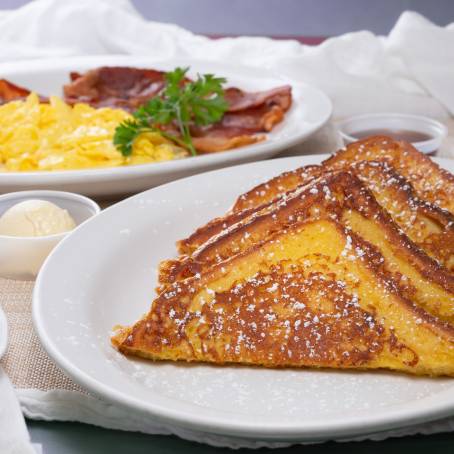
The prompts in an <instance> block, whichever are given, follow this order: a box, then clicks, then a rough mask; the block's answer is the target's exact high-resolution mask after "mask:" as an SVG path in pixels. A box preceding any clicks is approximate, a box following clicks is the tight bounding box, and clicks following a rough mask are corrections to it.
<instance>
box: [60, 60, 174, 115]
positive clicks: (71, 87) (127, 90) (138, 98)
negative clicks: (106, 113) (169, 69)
mask: <svg viewBox="0 0 454 454" xmlns="http://www.w3.org/2000/svg"><path fill="white" fill-rule="evenodd" d="M70 76H71V82H70V83H69V84H67V85H65V86H64V87H63V92H64V95H65V100H66V102H68V103H69V104H75V103H77V102H83V103H87V104H90V105H91V106H93V107H120V108H122V109H125V110H128V111H133V110H135V109H136V108H137V107H139V106H140V105H142V104H144V103H145V102H146V101H148V100H149V99H150V98H152V97H154V96H156V95H157V94H158V93H159V92H160V91H161V90H162V89H163V87H164V85H165V79H164V76H165V73H164V72H162V71H155V70H154V69H139V68H127V67H120V66H117V67H108V66H103V67H101V68H96V69H92V70H91V71H88V72H86V73H85V74H79V73H76V72H73V73H71V75H70Z"/></svg>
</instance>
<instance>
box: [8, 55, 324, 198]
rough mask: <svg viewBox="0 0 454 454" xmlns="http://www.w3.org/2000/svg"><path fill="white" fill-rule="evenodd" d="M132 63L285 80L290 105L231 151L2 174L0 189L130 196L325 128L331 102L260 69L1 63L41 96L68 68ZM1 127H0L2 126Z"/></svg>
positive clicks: (107, 59)
mask: <svg viewBox="0 0 454 454" xmlns="http://www.w3.org/2000/svg"><path fill="white" fill-rule="evenodd" d="M114 65H117V66H133V67H149V68H156V69H163V70H171V69H173V68H175V67H176V66H183V67H184V66H190V67H191V70H190V75H191V74H192V75H195V74H196V73H197V72H199V73H207V72H209V73H214V74H217V75H220V76H221V75H222V76H225V77H227V80H228V83H227V85H234V86H237V87H239V88H243V89H245V90H249V91H258V90H265V89H268V88H272V87H277V86H280V85H284V84H290V85H291V86H292V94H293V105H292V107H291V109H290V110H289V112H287V114H286V116H285V120H284V121H283V122H282V123H281V124H279V125H277V126H276V127H275V128H274V129H273V131H272V132H271V133H269V134H268V135H267V136H268V137H267V140H265V141H263V142H260V143H257V144H254V145H249V146H245V147H241V148H237V149H234V150H228V151H223V152H218V153H211V154H208V155H203V156H196V157H194V158H186V159H181V160H176V161H167V162H161V163H155V164H142V165H136V166H129V167H117V168H104V169H84V170H66V171H52V172H48V171H46V172H14V173H6V172H3V173H1V172H0V193H4V192H11V191H19V190H25V189H58V190H63V191H69V192H79V193H81V194H85V195H88V196H97V197H106V196H112V195H118V194H130V193H134V192H138V191H143V190H145V189H148V188H150V187H153V186H157V185H159V184H163V183H166V182H168V181H172V180H176V179H178V178H181V177H185V176H188V175H193V174H195V173H199V172H202V171H206V170H212V169H215V168H220V167H226V166H229V165H233V164H240V163H243V162H251V161H257V160H259V159H265V158H268V157H271V156H273V155H276V154H277V153H279V152H280V151H282V150H284V149H286V148H288V147H291V146H293V145H296V144H298V143H300V142H302V141H304V140H305V139H306V138H308V137H309V136H310V135H311V134H313V133H314V132H315V131H317V130H318V129H319V128H320V127H321V126H323V125H324V124H325V123H326V122H327V121H328V119H329V117H330V115H331V111H332V106H331V101H330V100H329V98H328V97H327V96H326V95H325V94H324V93H322V92H321V91H320V90H318V89H316V88H313V87H310V86H307V85H302V84H300V83H298V82H295V81H291V80H289V79H286V78H283V77H281V76H279V75H277V74H274V73H271V72H267V71H265V70H262V69H257V68H249V67H247V66H232V65H228V64H223V63H214V62H204V61H197V60H182V59H178V60H176V59H173V60H166V61H156V60H153V59H152V58H144V57H140V58H139V57H131V56H96V57H93V56H91V57H73V58H66V59H58V60H38V61H37V60H34V61H26V62H14V63H3V64H0V74H1V77H3V78H6V79H9V80H10V81H12V82H13V83H17V84H18V85H22V86H24V87H27V88H29V89H32V90H35V91H37V92H38V93H41V94H44V95H50V94H56V95H61V91H62V86H63V85H64V84H65V83H68V80H69V72H70V71H86V70H88V69H91V68H95V67H99V66H114ZM0 126H1V125H0Z"/></svg>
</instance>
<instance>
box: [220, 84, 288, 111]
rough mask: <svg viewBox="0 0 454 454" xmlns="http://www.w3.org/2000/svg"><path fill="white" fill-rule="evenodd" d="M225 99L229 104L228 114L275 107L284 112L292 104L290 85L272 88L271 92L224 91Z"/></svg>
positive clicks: (234, 88) (230, 89) (228, 89)
mask: <svg viewBox="0 0 454 454" xmlns="http://www.w3.org/2000/svg"><path fill="white" fill-rule="evenodd" d="M225 99H226V101H227V103H228V104H229V109H228V111H229V112H238V111H240V110H245V109H251V108H255V107H261V106H263V105H266V106H272V105H277V106H279V107H281V108H282V110H283V111H284V112H286V111H287V110H288V109H289V108H290V106H291V104H292V88H291V87H290V85H283V86H282V87H277V88H272V89H271V90H266V91H258V92H254V93H248V92H245V91H243V90H240V89H239V88H236V87H230V88H227V89H226V90H225Z"/></svg>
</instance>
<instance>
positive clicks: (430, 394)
mask: <svg viewBox="0 0 454 454" xmlns="http://www.w3.org/2000/svg"><path fill="white" fill-rule="evenodd" d="M326 157H327V156H324V155H321V156H307V157H298V158H285V159H279V160H273V161H263V162H258V163H253V164H246V165H242V166H237V167H233V168H229V169H223V170H218V171H215V172H214V173H205V174H202V175H197V176H193V177H189V178H186V179H183V180H179V181H177V182H174V183H169V184H167V185H164V186H161V187H158V188H155V189H151V190H149V191H146V192H144V193H141V194H139V195H137V196H134V197H131V198H129V199H127V200H125V201H123V202H121V203H119V204H117V205H115V206H113V207H111V208H109V209H107V210H105V211H103V212H102V213H101V214H100V215H98V216H97V217H96V218H94V219H93V220H92V221H90V222H88V223H86V224H85V225H83V226H81V227H80V228H79V229H77V230H76V231H75V232H74V233H73V234H72V235H71V236H70V237H68V238H66V239H65V240H63V241H62V243H60V245H59V246H58V247H57V248H56V249H55V250H54V252H53V253H52V254H51V256H50V258H49V259H48V260H47V261H46V263H45V264H44V266H43V268H42V271H41V273H40V275H39V277H38V280H37V284H36V287H35V292H34V323H35V327H36V329H37V332H38V335H39V336H40V339H41V341H42V343H43V346H44V348H45V349H46V350H47V352H48V353H49V355H50V356H51V358H52V359H53V360H54V361H55V362H56V363H57V364H58V365H59V366H60V367H61V368H62V369H63V370H64V371H65V372H66V373H67V374H68V375H69V376H70V377H71V378H72V379H74V380H75V381H76V382H77V383H78V384H80V385H81V386H83V387H84V388H85V389H88V390H89V391H90V392H91V393H93V394H94V395H96V396H99V397H101V398H102V399H104V400H106V401H108V402H115V403H117V404H119V405H121V406H125V407H127V408H128V409H129V410H130V411H133V412H138V413H139V414H143V415H146V416H147V417H150V418H152V419H153V420H157V421H159V422H161V423H164V424H174V425H177V426H181V427H183V428H185V429H190V430H193V431H196V432H204V433H212V434H213V433H214V434H218V435H223V436H234V437H240V438H251V439H256V440H272V441H292V440H293V441H314V440H324V439H330V438H345V437H352V436H357V435H360V434H363V433H371V432H379V431H383V430H386V429H389V428H392V427H399V426H400V427H401V426H406V425H410V424H411V425H413V424H416V423H421V422H424V421H428V420H433V419H436V418H442V417H445V416H448V415H449V414H451V413H452V411H453V408H454V401H453V400H452V398H451V396H452V386H453V385H452V380H450V379H449V378H429V377H423V376H421V377H411V376H405V375H402V374H396V373H386V372H367V371H360V372H358V371H341V370H337V371H328V370H307V369H295V368H290V369H285V368H284V369H282V368H280V369H274V370H273V369H269V368H266V369H263V368H260V367H252V368H251V367H246V366H240V367H238V366H235V365H231V366H227V365H224V366H223V365H218V366H215V367H214V366H210V365H206V364H205V365H204V364H200V363H199V364H197V363H195V364H184V363H174V364H172V363H171V362H170V363H169V362H164V363H160V362H150V361H146V360H143V359H135V358H133V357H125V356H123V355H121V354H120V353H118V352H117V351H116V350H115V349H114V348H113V347H112V344H111V339H110V338H111V336H112V333H113V328H114V326H116V325H118V324H119V323H122V324H131V323H134V322H135V320H136V319H137V318H138V317H140V316H141V315H142V314H144V313H146V312H147V311H148V310H149V307H150V302H151V300H152V299H153V298H154V296H153V295H155V287H156V286H157V285H158V282H157V280H156V274H157V270H158V268H159V263H160V262H161V261H162V260H164V259H166V258H169V257H175V242H176V241H177V240H179V239H182V238H185V237H187V236H188V235H189V234H190V233H191V232H193V231H194V230H195V229H196V228H197V227H199V226H200V225H203V224H204V223H205V222H208V221H209V220H210V219H212V218H215V217H217V216H221V215H222V214H223V213H225V212H226V211H227V210H228V209H229V208H230V207H231V206H232V204H233V202H234V201H235V199H236V198H237V197H238V195H239V194H241V193H244V192H246V191H247V190H248V189H250V188H251V186H254V185H255V184H258V183H261V182H263V181H266V180H268V179H270V178H272V177H273V176H275V175H277V174H279V173H281V172H284V171H287V170H292V169H295V168H297V167H301V166H306V165H312V164H319V163H320V162H321V161H322V160H324V159H325V158H326ZM436 162H437V163H438V164H440V165H441V166H442V167H444V168H446V169H447V170H451V171H452V170H453V166H452V163H451V161H449V160H442V159H439V160H437V161H436ZM120 257H121V260H119V258H120ZM155 304H157V303H155ZM218 334H219V335H220V333H218ZM81 351H84V354H83V355H81V354H80V352H81ZM303 401H304V402H305V405H300V403H301V402H303ZM371 408H374V411H373V412H371V411H370V409H371ZM202 409H203V411H201V410H202ZM340 415H342V417H340Z"/></svg>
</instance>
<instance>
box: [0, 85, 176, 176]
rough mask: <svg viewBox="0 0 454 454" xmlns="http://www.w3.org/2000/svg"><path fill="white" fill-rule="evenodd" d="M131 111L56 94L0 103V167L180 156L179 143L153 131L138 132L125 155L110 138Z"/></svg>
mask: <svg viewBox="0 0 454 454" xmlns="http://www.w3.org/2000/svg"><path fill="white" fill-rule="evenodd" d="M130 117H131V116H130V114H128V113H127V112H125V111H123V110H121V109H112V108H101V109H95V108H93V107H90V106H89V105H87V104H76V105H74V106H70V105H68V104H66V103H65V102H64V101H62V100H61V99H60V98H57V97H51V98H50V102H49V103H48V104H47V103H40V102H39V99H38V97H37V95H36V94H34V93H33V94H31V95H29V96H28V98H27V99H26V100H25V101H12V102H9V103H7V104H4V105H3V106H0V171H7V172H8V171H11V172H17V171H35V170H67V169H84V168H93V167H115V166H124V165H134V164H144V163H150V162H158V161H167V160H171V159H175V158H179V157H182V156H183V155H184V153H185V151H184V150H182V149H181V148H179V147H176V146H175V145H174V144H173V143H171V142H170V141H168V140H167V139H165V138H164V137H162V136H161V135H160V134H158V133H147V134H142V135H141V136H139V137H138V138H137V140H136V141H135V143H134V145H133V152H132V155H131V156H128V157H124V156H123V155H122V154H121V153H120V152H119V151H118V150H117V149H116V147H115V146H114V144H113V142H112V138H113V134H114V131H115V128H116V127H117V126H118V124H119V123H120V122H122V121H123V120H125V119H127V118H130Z"/></svg>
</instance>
